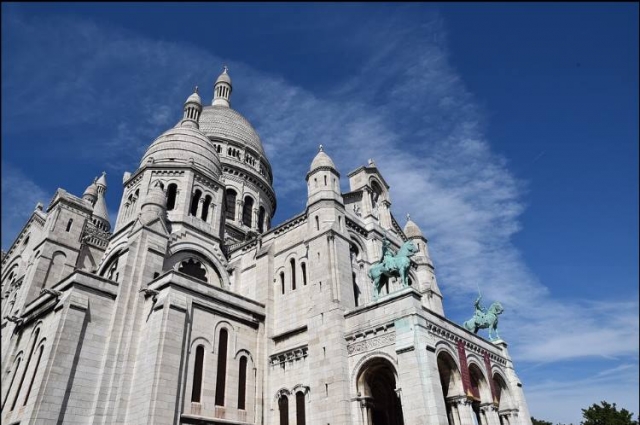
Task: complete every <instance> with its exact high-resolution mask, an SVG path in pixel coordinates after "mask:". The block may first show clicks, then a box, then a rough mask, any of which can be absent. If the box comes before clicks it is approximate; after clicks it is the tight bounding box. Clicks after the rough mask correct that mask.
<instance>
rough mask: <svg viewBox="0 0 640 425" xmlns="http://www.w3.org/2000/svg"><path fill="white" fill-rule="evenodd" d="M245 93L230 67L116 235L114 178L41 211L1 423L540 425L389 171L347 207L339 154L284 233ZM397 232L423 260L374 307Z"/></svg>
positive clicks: (316, 171)
mask: <svg viewBox="0 0 640 425" xmlns="http://www.w3.org/2000/svg"><path fill="white" fill-rule="evenodd" d="M231 91H232V84H231V79H230V77H229V75H228V73H227V71H226V69H225V71H224V72H223V74H222V75H221V76H220V77H219V78H218V80H217V81H216V83H215V85H214V93H215V95H214V100H213V102H212V105H211V106H205V107H203V106H202V102H201V100H200V97H199V95H198V94H197V93H194V94H193V95H192V96H190V97H189V98H188V99H187V102H186V103H185V108H184V110H185V112H184V117H183V119H182V120H181V121H180V122H179V123H178V124H177V125H176V126H175V127H174V128H172V129H169V130H168V131H167V132H165V133H164V134H163V135H161V136H160V137H158V139H156V141H154V142H153V143H152V144H151V146H150V147H149V149H148V150H147V153H145V156H144V157H143V158H142V160H141V164H140V167H139V168H138V170H136V171H135V172H133V173H125V175H124V178H123V195H122V201H121V204H120V206H119V210H118V217H117V219H115V220H114V226H113V228H111V225H110V223H109V218H108V217H107V214H106V206H105V204H104V192H105V191H106V180H105V178H104V175H103V176H102V177H101V178H100V179H99V180H98V179H96V181H95V182H94V183H93V184H92V185H90V186H89V187H88V188H87V191H86V192H85V194H83V196H82V197H81V198H79V197H76V196H74V195H71V194H69V193H67V192H66V191H64V190H62V189H59V190H58V191H57V192H56V194H55V196H54V198H53V200H52V201H51V203H50V205H49V206H48V207H47V208H46V209H44V208H43V207H42V206H41V205H38V206H37V208H36V210H35V211H34V212H33V214H32V216H31V218H30V219H29V221H28V222H27V223H26V225H25V227H24V228H23V230H22V232H21V233H20V235H19V236H18V238H17V239H16V241H15V242H14V244H13V245H12V246H11V248H10V249H9V251H8V252H7V253H6V255H4V256H3V258H2V274H1V279H2V322H1V323H2V369H1V372H2V394H1V396H2V411H1V420H2V423H6V424H18V423H19V424H52V423H57V424H127V425H129V424H130V425H133V424H265V425H266V424H270V425H282V424H287V425H289V424H290V425H295V424H298V425H302V424H314V425H316V424H317V425H325V424H327V425H382V424H386V425H402V424H406V425H414V424H415V425H419V424H423V425H475V424H479V425H516V424H518V425H530V424H531V421H530V415H529V412H528V409H527V404H526V401H525V398H524V394H523V391H522V385H521V383H520V381H519V379H518V377H517V375H516V373H515V371H514V367H513V363H512V361H511V358H510V356H509V353H508V351H507V345H506V343H504V342H502V341H498V342H494V343H491V342H488V341H486V340H484V339H482V338H480V337H478V336H476V335H474V334H472V333H470V332H468V331H466V330H465V329H464V328H462V327H461V326H459V325H457V324H455V323H452V322H451V321H449V320H447V319H446V317H445V315H444V310H443V306H442V294H441V292H440V289H439V288H438V284H437V281H436V277H435V273H434V267H433V264H432V262H431V259H430V257H429V251H428V243H427V239H426V238H425V237H424V236H423V235H422V232H421V231H420V229H418V227H417V226H416V225H415V223H413V222H412V221H410V220H409V221H408V222H407V225H406V226H405V227H404V229H403V228H401V227H400V226H399V224H398V222H397V221H396V219H395V218H394V217H393V215H392V214H391V210H390V206H391V197H390V192H389V190H390V188H389V186H388V185H387V183H386V182H385V180H384V178H383V177H382V175H381V174H380V172H379V171H378V169H377V167H376V166H375V164H374V163H373V161H369V163H368V165H366V166H363V167H360V168H358V169H357V170H355V171H353V172H351V173H350V174H349V175H348V177H349V183H350V191H349V192H347V193H341V192H340V184H339V179H340V173H339V172H338V170H337V169H336V167H335V165H334V164H333V161H332V160H331V158H330V157H329V156H328V155H327V154H326V153H325V152H323V150H322V148H321V149H320V152H319V153H318V155H317V156H316V157H315V158H314V159H313V161H312V162H311V167H310V170H309V173H308V174H307V176H306V181H307V186H308V198H307V206H306V209H305V210H304V211H302V212H300V213H299V214H297V215H295V216H294V217H292V218H291V219H289V220H287V221H285V222H284V223H282V224H280V225H278V226H275V227H271V218H272V217H273V214H274V213H275V209H276V198H275V192H274V191H273V188H272V181H273V176H272V170H271V165H270V163H269V161H268V159H267V157H266V154H265V153H264V150H263V148H262V144H261V142H260V139H259V137H258V135H257V133H256V132H255V130H254V129H253V128H252V127H251V125H250V124H249V123H248V122H247V121H246V120H245V119H244V118H243V117H242V116H241V115H240V114H239V113H238V112H236V111H234V110H233V109H231V107H230V95H231ZM302 178H305V176H301V179H302ZM234 194H235V197H234ZM385 236H386V238H387V239H388V240H389V241H390V242H391V244H392V246H393V247H394V249H396V250H397V249H398V248H399V247H400V246H401V245H402V243H403V242H405V241H407V240H410V241H412V242H413V243H414V244H415V245H416V246H417V247H418V249H419V251H418V253H417V254H416V255H414V256H413V257H412V260H413V261H412V265H411V268H410V273H409V276H410V286H409V287H406V288H403V287H402V285H401V284H400V282H399V280H398V279H395V278H392V279H389V281H388V284H387V285H386V286H385V287H384V288H383V289H382V293H381V294H380V296H379V297H378V298H377V299H374V298H375V297H374V294H373V291H374V289H373V286H372V283H371V280H370V279H369V277H368V276H367V271H368V270H369V268H370V267H371V265H373V264H375V263H377V262H379V261H380V259H381V255H382V240H383V238H384V237H385Z"/></svg>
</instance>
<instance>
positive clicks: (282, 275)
mask: <svg viewBox="0 0 640 425" xmlns="http://www.w3.org/2000/svg"><path fill="white" fill-rule="evenodd" d="M280 286H281V287H282V295H284V272H280Z"/></svg>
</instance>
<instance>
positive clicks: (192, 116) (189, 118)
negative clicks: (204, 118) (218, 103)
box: [180, 86, 202, 128]
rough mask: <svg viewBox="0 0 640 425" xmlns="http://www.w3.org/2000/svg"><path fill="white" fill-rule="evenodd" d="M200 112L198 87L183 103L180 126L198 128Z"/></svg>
mask: <svg viewBox="0 0 640 425" xmlns="http://www.w3.org/2000/svg"><path fill="white" fill-rule="evenodd" d="M201 112H202V99H200V95H199V94H198V86H196V87H195V88H194V89H193V93H192V94H191V96H189V97H188V98H187V100H186V101H185V102H184V115H183V116H182V121H181V122H180V125H181V126H184V127H191V128H200V126H199V124H198V120H199V119H200V113H201Z"/></svg>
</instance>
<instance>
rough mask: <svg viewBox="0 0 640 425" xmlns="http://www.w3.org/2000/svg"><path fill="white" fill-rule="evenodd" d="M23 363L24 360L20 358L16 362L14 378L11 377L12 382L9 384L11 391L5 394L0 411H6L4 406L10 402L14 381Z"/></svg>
mask: <svg viewBox="0 0 640 425" xmlns="http://www.w3.org/2000/svg"><path fill="white" fill-rule="evenodd" d="M21 361H22V358H18V361H16V368H15V369H14V370H13V377H11V382H10V383H9V389H8V390H7V394H5V396H4V400H3V401H2V407H1V408H0V410H4V405H5V404H6V402H7V400H9V394H11V388H13V381H15V379H16V375H17V374H18V369H20V362H21Z"/></svg>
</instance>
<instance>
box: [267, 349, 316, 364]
mask: <svg viewBox="0 0 640 425" xmlns="http://www.w3.org/2000/svg"><path fill="white" fill-rule="evenodd" d="M308 355H309V346H308V345H302V346H300V347H296V348H291V349H289V350H286V351H282V352H280V353H276V354H272V355H271V356H269V364H270V365H271V366H272V367H275V366H280V367H282V368H285V367H286V363H287V362H288V363H293V362H294V361H298V360H302V359H304V358H306V357H307V356H308Z"/></svg>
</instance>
